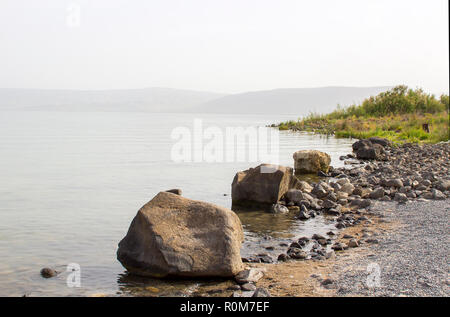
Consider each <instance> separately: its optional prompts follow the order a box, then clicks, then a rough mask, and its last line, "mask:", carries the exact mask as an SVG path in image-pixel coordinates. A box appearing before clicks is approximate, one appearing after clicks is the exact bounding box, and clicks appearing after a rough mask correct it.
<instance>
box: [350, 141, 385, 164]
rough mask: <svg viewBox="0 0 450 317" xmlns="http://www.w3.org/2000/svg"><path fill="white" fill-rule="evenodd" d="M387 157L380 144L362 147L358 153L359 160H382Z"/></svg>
mask: <svg viewBox="0 0 450 317" xmlns="http://www.w3.org/2000/svg"><path fill="white" fill-rule="evenodd" d="M384 155H385V150H384V148H383V147H382V146H381V145H379V144H372V145H370V146H363V147H360V148H359V149H358V150H357V151H356V157H357V158H358V159H359V160H381V159H382V158H383V157H384Z"/></svg>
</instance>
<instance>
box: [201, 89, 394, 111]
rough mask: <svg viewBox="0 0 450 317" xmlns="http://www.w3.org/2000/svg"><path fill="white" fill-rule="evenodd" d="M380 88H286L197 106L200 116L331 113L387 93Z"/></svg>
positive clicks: (229, 96)
mask: <svg viewBox="0 0 450 317" xmlns="http://www.w3.org/2000/svg"><path fill="white" fill-rule="evenodd" d="M390 88H392V87H391V86H379V87H322V88H284V89H274V90H263V91H253V92H246V93H240V94H233V95H226V96H223V97H221V98H218V99H215V100H212V101H209V102H207V103H205V104H204V105H201V106H199V107H195V108H194V109H193V111H196V112H200V113H225V114H227V113H242V114H295V115H298V116H302V115H307V114H309V113H311V112H314V113H328V112H331V111H332V110H334V109H335V108H336V106H337V105H338V104H340V105H342V106H345V105H350V104H355V103H359V102H361V101H363V100H364V99H365V98H368V97H370V96H376V95H378V94H379V93H381V92H384V91H387V90H389V89H390Z"/></svg>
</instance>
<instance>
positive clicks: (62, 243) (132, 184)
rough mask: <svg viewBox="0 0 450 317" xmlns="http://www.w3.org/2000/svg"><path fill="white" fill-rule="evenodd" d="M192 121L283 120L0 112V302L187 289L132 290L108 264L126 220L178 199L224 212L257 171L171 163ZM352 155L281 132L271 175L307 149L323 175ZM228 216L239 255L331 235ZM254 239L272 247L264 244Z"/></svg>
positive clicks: (331, 143) (168, 285) (309, 225)
mask: <svg viewBox="0 0 450 317" xmlns="http://www.w3.org/2000/svg"><path fill="white" fill-rule="evenodd" d="M195 118H200V119H202V120H203V126H204V127H205V128H206V127H208V126H217V127H220V128H222V129H224V128H225V127H228V126H241V127H249V126H255V127H257V126H265V125H266V124H270V123H274V122H279V121H281V120H284V119H292V117H277V118H275V117H268V116H250V115H249V116H242V115H239V116H233V115H199V114H197V115H193V114H149V113H78V112H74V113H67V112H66V113H64V112H0V162H1V164H0V179H1V181H0V259H1V261H0V296H22V295H24V294H27V295H28V296H89V295H92V294H98V293H104V294H108V295H115V294H118V295H129V294H131V295H134V294H139V289H140V288H143V287H144V288H145V287H148V286H152V285H154V286H155V287H157V288H158V290H159V291H158V292H156V295H158V294H159V295H173V294H177V292H178V291H180V290H186V289H187V288H192V287H195V282H192V281H185V282H180V283H173V282H166V281H162V282H161V281H153V280H144V281H143V280H142V279H135V278H133V277H130V276H127V274H126V273H125V270H124V268H123V267H122V266H121V264H120V263H119V262H118V261H117V260H116V251H117V244H118V242H119V241H120V240H121V239H122V238H123V237H124V236H125V234H126V232H127V229H128V226H129V224H130V222H131V220H132V219H133V217H134V216H135V214H136V212H137V210H138V209H139V208H140V207H141V206H142V205H143V204H145V203H146V202H147V201H149V200H151V199H152V197H153V196H154V195H155V194H157V193H158V192H159V191H162V190H167V189H171V188H181V189H183V196H185V197H188V198H192V199H198V200H204V201H208V202H212V203H215V204H218V205H221V206H225V207H228V208H230V207H231V197H230V191H231V182H232V180H233V177H234V175H235V173H236V172H237V171H240V170H245V169H247V168H249V167H254V166H257V165H258V163H252V162H241V163H175V162H173V161H172V159H171V149H172V146H173V144H175V143H176V141H175V140H173V139H171V133H172V130H173V129H174V128H175V127H179V126H185V127H187V128H190V129H192V128H193V124H194V119H195ZM351 143H352V142H351V140H343V139H341V140H337V139H335V138H326V137H323V136H318V135H309V134H305V133H292V132H281V133H280V164H282V165H286V166H292V167H293V159H292V154H293V153H294V152H295V151H298V150H302V149H317V150H321V151H324V152H327V153H329V154H330V155H331V156H332V165H334V166H341V165H342V162H340V161H339V159H338V158H339V156H340V155H343V154H347V153H349V152H351ZM224 194H228V195H227V196H224ZM239 216H240V218H241V220H242V222H243V225H244V229H245V234H246V242H245V243H244V245H243V249H242V254H243V255H250V254H253V253H255V252H258V250H264V249H265V246H266V245H267V243H272V245H273V243H274V242H273V241H276V242H279V241H281V240H286V241H289V239H292V238H293V237H296V236H302V235H308V234H312V233H314V232H324V231H326V229H327V228H328V227H329V226H330V224H328V222H327V220H326V219H323V218H317V219H315V220H313V221H308V222H306V223H304V222H300V221H296V220H295V219H293V217H292V216H276V215H270V214H264V213H262V212H254V213H250V214H249V213H245V214H241V213H240V214H239ZM261 237H266V238H268V239H270V238H273V239H274V240H273V241H272V240H267V241H268V242H267V243H265V241H264V240H262V242H261ZM270 241H272V242H270ZM274 252H277V250H275V251H274ZM280 252H281V249H280ZM69 263H77V264H79V265H80V267H81V287H79V288H69V287H67V284H66V278H67V276H68V273H66V272H65V270H66V266H67V265H68V264H69ZM46 266H50V267H55V268H56V269H58V270H60V271H63V273H61V274H60V275H58V277H56V278H52V279H43V278H42V277H41V276H40V274H39V271H40V269H41V268H42V267H46ZM136 290H138V291H136ZM152 291H153V292H155V290H154V289H152Z"/></svg>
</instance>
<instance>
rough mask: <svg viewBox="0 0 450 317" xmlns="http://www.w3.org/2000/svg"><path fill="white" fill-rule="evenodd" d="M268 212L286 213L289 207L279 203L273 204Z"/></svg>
mask: <svg viewBox="0 0 450 317" xmlns="http://www.w3.org/2000/svg"><path fill="white" fill-rule="evenodd" d="M270 212H271V213H274V214H287V213H289V209H288V208H287V207H285V206H283V205H281V204H275V205H272V207H271V208H270Z"/></svg>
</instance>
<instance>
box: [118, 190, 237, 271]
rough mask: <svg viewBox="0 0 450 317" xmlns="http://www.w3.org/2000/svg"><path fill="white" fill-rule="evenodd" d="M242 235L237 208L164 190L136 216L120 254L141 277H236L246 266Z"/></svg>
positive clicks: (119, 250) (121, 260) (127, 267)
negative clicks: (188, 197)
mask: <svg viewBox="0 0 450 317" xmlns="http://www.w3.org/2000/svg"><path fill="white" fill-rule="evenodd" d="M243 239H244V235H243V231H242V225H241V222H240V220H239V218H238V216H237V215H236V214H235V213H234V212H233V211H231V210H229V209H226V208H223V207H218V206H215V205H213V204H210V203H206V202H201V201H195V200H190V199H187V198H184V197H182V196H179V195H176V194H172V193H167V192H161V193H159V194H158V195H156V196H155V197H154V198H153V199H152V200H151V201H150V202H148V203H147V204H145V205H144V206H143V207H142V208H141V209H140V210H139V211H138V213H137V215H136V216H135V217H134V219H133V221H132V223H131V225H130V228H129V229H128V233H127V235H126V236H125V238H123V240H122V241H120V243H119V249H118V251H117V259H118V260H119V261H120V262H121V263H122V265H123V266H124V267H125V268H126V269H127V270H128V271H130V272H131V273H134V274H138V275H142V276H151V277H166V276H186V277H203V276H205V277H207V276H210V277H212V276H218V277H231V276H234V275H236V274H237V273H239V272H240V271H242V269H243V264H242V261H241V256H240V248H241V243H242V242H243Z"/></svg>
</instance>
